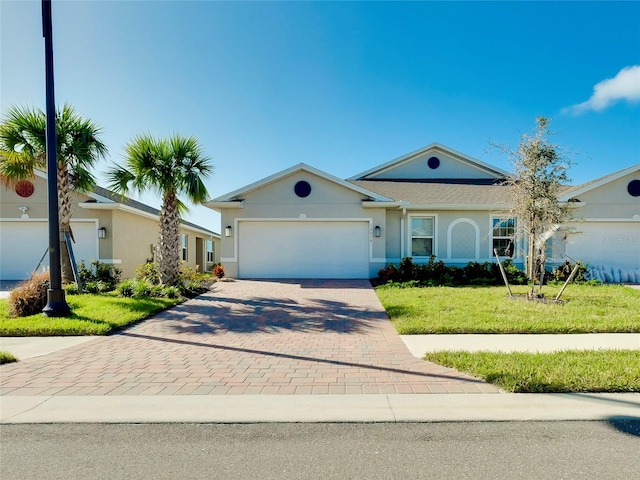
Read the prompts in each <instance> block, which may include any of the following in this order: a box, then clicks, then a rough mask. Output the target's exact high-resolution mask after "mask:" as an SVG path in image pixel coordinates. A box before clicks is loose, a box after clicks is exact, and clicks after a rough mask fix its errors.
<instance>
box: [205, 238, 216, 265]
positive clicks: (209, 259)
mask: <svg viewBox="0 0 640 480" xmlns="http://www.w3.org/2000/svg"><path fill="white" fill-rule="evenodd" d="M214 261H215V251H214V246H213V240H207V262H214Z"/></svg>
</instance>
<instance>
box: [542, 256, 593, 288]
mask: <svg viewBox="0 0 640 480" xmlns="http://www.w3.org/2000/svg"><path fill="white" fill-rule="evenodd" d="M575 266H576V264H575V263H571V262H570V261H569V260H566V261H565V262H564V263H563V264H562V265H558V266H557V267H555V268H553V269H552V270H551V272H548V275H549V277H550V278H551V279H553V280H555V281H557V282H566V281H567V278H569V275H571V272H572V271H573V269H574V267H575ZM573 281H574V282H575V283H583V282H587V267H586V266H584V265H583V264H580V267H578V271H577V272H576V275H575V277H573Z"/></svg>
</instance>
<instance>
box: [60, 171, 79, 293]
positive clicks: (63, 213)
mask: <svg viewBox="0 0 640 480" xmlns="http://www.w3.org/2000/svg"><path fill="white" fill-rule="evenodd" d="M57 173H58V211H59V215H60V266H61V270H62V283H64V284H67V283H72V282H74V281H75V278H74V277H73V269H72V266H71V257H70V256H69V250H68V249H67V242H66V240H65V235H64V234H65V233H67V232H68V233H69V234H70V235H71V238H72V239H73V232H72V231H71V182H70V181H69V174H68V172H67V169H66V167H65V165H64V164H61V163H58V172H57Z"/></svg>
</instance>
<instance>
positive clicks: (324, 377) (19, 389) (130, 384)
mask: <svg viewBox="0 0 640 480" xmlns="http://www.w3.org/2000/svg"><path fill="white" fill-rule="evenodd" d="M0 374H1V375H0V378H1V380H0V381H1V384H0V393H1V394H3V395H173V394H178V395H180V394H186V395H217V394H312V393H313V394H316V393H317V394H325V393H331V394H340V393H344V394H368V393H447V392H451V393H464V392H468V393H489V392H498V389H497V388H495V387H493V386H491V385H489V384H487V383H485V382H483V381H480V380H478V379H476V378H473V377H470V376H468V375H465V374H462V373H459V372H457V371H455V370H452V369H450V368H445V367H442V366H439V365H435V364H433V363H429V362H424V361H422V360H419V359H416V358H415V357H413V356H412V355H411V354H410V353H409V350H408V349H407V348H406V347H405V345H404V343H403V342H402V340H401V339H400V337H399V336H398V334H397V333H396V331H395V329H394V328H393V326H392V325H391V322H390V321H389V319H388V317H387V315H386V313H385V312H384V309H383V308H382V305H381V304H380V302H379V300H378V298H377V296H376V294H375V292H374V291H373V289H372V288H371V287H370V285H369V282H368V281H366V280H327V281H319V280H308V281H307V280H301V281H300V280H297V281H250V280H239V281H235V282H219V283H217V284H215V285H214V287H213V288H212V290H211V291H210V292H208V293H206V294H204V295H201V296H200V297H198V298H196V299H193V300H190V301H188V302H185V303H184V304H181V305H179V306H176V307H174V308H172V309H170V310H167V311H165V312H162V313H161V314H159V315H156V316H155V317H153V318H152V319H149V320H147V321H145V322H142V323H140V324H138V325H136V326H134V327H132V328H129V329H127V330H125V331H123V332H120V333H118V334H115V335H112V336H109V337H104V338H99V339H96V340H94V341H89V342H86V343H83V344H81V345H78V346H75V347H71V348H67V349H65V350H62V351H59V352H57V353H53V354H49V355H45V356H43V357H36V358H32V359H28V360H24V361H21V362H18V363H13V364H5V365H2V366H1V367H0Z"/></svg>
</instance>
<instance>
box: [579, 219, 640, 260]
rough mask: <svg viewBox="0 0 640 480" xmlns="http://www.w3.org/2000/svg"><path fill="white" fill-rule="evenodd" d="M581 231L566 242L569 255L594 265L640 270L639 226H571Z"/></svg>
mask: <svg viewBox="0 0 640 480" xmlns="http://www.w3.org/2000/svg"><path fill="white" fill-rule="evenodd" d="M572 226H573V227H575V228H576V229H577V230H578V231H580V232H582V233H577V234H575V235H570V236H569V237H568V239H567V254H568V255H569V256H570V257H571V258H574V259H575V260H583V261H585V262H588V263H590V264H591V265H594V266H597V265H602V266H607V265H609V266H613V267H619V268H628V267H635V268H638V267H639V266H640V226H639V225H638V224H637V223H615V222H603V223H590V222H584V223H579V224H574V225H572Z"/></svg>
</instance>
